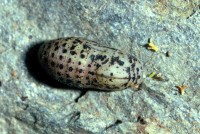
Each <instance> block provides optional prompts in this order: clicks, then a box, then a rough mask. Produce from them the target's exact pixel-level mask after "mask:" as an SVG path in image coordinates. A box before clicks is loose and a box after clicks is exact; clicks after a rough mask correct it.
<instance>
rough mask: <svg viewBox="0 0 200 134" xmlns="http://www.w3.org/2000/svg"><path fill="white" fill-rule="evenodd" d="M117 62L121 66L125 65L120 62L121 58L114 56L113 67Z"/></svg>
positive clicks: (112, 59)
mask: <svg viewBox="0 0 200 134" xmlns="http://www.w3.org/2000/svg"><path fill="white" fill-rule="evenodd" d="M115 62H117V63H118V64H119V65H120V66H123V65H124V62H123V61H121V60H119V57H114V56H112V58H111V65H113V64H114V63H115Z"/></svg>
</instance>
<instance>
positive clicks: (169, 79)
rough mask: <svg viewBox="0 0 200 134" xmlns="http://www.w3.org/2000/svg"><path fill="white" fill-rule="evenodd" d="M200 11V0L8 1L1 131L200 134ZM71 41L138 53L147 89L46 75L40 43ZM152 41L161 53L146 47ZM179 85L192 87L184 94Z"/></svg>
mask: <svg viewBox="0 0 200 134" xmlns="http://www.w3.org/2000/svg"><path fill="white" fill-rule="evenodd" d="M199 7H200V2H199V0H193V1H190V0H187V1H185V0H177V1H173V0H163V1H160V0H154V1H153V0H147V1H139V0H134V1H133V0H132V1H130V0H113V1H106V0H104V1H100V0H94V1H84V0H73V1H65V0H60V1H55V0H46V1H44V0H37V1H34V0H29V1H27V0H1V3H0V83H1V84H0V132H1V133H2V134H7V133H16V134H26V133H27V134H37V133H48V134H51V133H52V134H53V133H59V134H64V133H68V134H74V133H84V134H90V133H102V134H104V133H106V134H113V133H115V134H117V133H119V134H121V133H136V134H137V133H149V134H155V133H163V134H168V133H169V134H170V133H177V134H186V133H199V132H200V92H199V90H200V43H199V42H200V36H199V35H200V25H199V24H200V10H199ZM68 36H78V37H83V38H86V39H89V40H94V41H96V42H99V43H101V44H105V45H107V46H111V47H115V48H118V49H121V50H123V51H125V52H127V53H130V54H132V55H135V56H136V57H137V58H138V59H139V60H140V61H141V62H142V64H143V65H144V71H145V72H144V76H143V77H144V81H143V85H142V86H141V90H138V91H136V90H133V89H126V90H123V91H117V92H99V91H95V90H94V91H91V90H89V91H85V90H83V89H74V88H71V87H66V86H65V85H61V84H59V83H57V82H55V81H54V80H53V79H51V78H49V77H48V76H46V74H44V73H43V71H42V70H39V65H38V64H37V58H36V54H37V48H38V46H39V45H40V44H41V43H42V42H43V41H48V40H52V39H56V38H60V37H68ZM149 38H151V39H152V41H153V43H154V44H155V45H156V46H158V48H159V51H158V52H152V51H149V50H147V49H146V47H145V45H146V44H147V43H148V39H149ZM167 51H170V52H171V53H173V55H171V56H170V57H167V56H166V52H167ZM152 72H156V73H161V74H162V75H163V76H164V80H163V81H157V80H155V79H152V78H149V77H148V74H150V73H152ZM178 85H187V86H188V88H186V89H185V94H184V95H180V93H179V91H178V89H177V88H176V87H175V86H178Z"/></svg>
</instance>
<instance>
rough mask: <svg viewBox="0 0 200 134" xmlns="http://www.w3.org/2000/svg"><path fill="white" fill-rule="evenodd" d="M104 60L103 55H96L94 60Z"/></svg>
mask: <svg viewBox="0 0 200 134" xmlns="http://www.w3.org/2000/svg"><path fill="white" fill-rule="evenodd" d="M105 58H106V56H105V55H99V54H98V55H96V57H95V60H101V61H103V60H104V59H105Z"/></svg>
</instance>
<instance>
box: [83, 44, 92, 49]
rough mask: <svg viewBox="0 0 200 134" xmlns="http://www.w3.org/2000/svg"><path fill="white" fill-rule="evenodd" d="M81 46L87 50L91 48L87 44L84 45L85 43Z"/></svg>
mask: <svg viewBox="0 0 200 134" xmlns="http://www.w3.org/2000/svg"><path fill="white" fill-rule="evenodd" d="M83 48H84V49H88V50H90V49H91V48H90V47H89V46H88V45H86V44H84V45H83Z"/></svg>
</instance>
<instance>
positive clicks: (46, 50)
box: [38, 37, 142, 90]
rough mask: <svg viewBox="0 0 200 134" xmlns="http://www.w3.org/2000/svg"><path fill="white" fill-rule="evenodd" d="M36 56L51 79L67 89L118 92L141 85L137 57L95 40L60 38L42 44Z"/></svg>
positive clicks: (139, 66) (140, 73) (140, 69)
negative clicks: (68, 87) (67, 87)
mask: <svg viewBox="0 0 200 134" xmlns="http://www.w3.org/2000/svg"><path fill="white" fill-rule="evenodd" d="M38 57H39V61H40V64H41V66H42V67H43V68H44V70H45V71H46V72H47V73H48V74H49V75H50V76H52V77H53V78H54V79H56V80H58V81H60V82H62V83H64V84H67V85H69V86H74V87H79V88H95V89H100V90H121V89H125V88H128V87H136V86H137V85H139V84H140V83H141V75H142V72H141V71H142V67H141V65H140V63H139V61H138V60H137V59H136V58H134V57H133V56H131V55H127V54H124V53H123V52H121V51H119V50H117V49H114V48H109V47H106V46H102V45H100V44H99V43H96V42H94V41H89V40H85V39H82V38H76V37H70V38H60V39H57V40H53V41H50V42H47V43H45V44H44V45H42V46H41V47H40V49H39V52H38Z"/></svg>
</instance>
